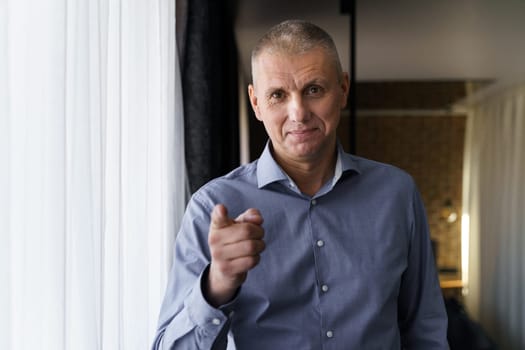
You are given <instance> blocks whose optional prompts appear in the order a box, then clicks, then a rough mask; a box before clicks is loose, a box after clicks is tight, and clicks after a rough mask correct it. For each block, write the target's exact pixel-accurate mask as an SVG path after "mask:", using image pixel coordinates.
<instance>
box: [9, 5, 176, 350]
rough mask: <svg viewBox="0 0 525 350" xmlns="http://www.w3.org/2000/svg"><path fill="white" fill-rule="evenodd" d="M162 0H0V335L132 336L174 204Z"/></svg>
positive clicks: (147, 335)
mask: <svg viewBox="0 0 525 350" xmlns="http://www.w3.org/2000/svg"><path fill="white" fill-rule="evenodd" d="M175 60H176V55H175V8H174V2H173V1H170V0H155V1H141V0H125V1H119V0H111V1H109V0H97V1H80V0H76V1H75V0H68V1H63V0H1V1H0V168H1V171H0V191H1V192H0V235H1V236H0V239H1V240H0V281H1V282H0V308H1V310H2V311H1V312H0V349H53V350H56V349H75V350H77V349H86V350H88V349H89V350H93V349H126V350H127V349H146V348H148V347H149V345H150V343H151V341H152V338H153V334H154V331H155V327H156V322H157V316H158V312H159V307H160V302H161V298H162V295H163V292H164V288H165V283H166V276H167V271H168V268H169V262H170V261H171V259H170V254H171V246H172V241H173V237H174V233H175V227H176V226H177V225H178V223H177V220H179V218H180V215H181V213H182V210H183V206H184V167H183V165H184V156H183V155H184V149H183V142H184V140H183V137H182V136H183V135H182V133H183V128H182V125H181V123H182V114H181V113H182V111H181V103H175V98H180V91H179V90H180V86H178V88H176V86H175V81H176V80H177V79H179V76H178V69H175V68H176V67H177V66H176V61H175Z"/></svg>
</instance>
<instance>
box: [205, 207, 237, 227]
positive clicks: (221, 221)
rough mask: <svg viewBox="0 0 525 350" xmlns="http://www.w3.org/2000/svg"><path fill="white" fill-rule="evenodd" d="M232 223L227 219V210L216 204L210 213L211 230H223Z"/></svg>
mask: <svg viewBox="0 0 525 350" xmlns="http://www.w3.org/2000/svg"><path fill="white" fill-rule="evenodd" d="M231 223H232V220H231V219H230V218H229V217H228V209H226V207H225V206H224V205H222V204H217V205H216V206H215V207H214V208H213V211H212V212H211V224H210V226H211V228H215V229H218V228H223V227H226V226H228V225H230V224H231Z"/></svg>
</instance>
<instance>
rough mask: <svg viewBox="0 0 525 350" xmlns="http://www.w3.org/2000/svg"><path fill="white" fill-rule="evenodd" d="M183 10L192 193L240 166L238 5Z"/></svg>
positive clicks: (204, 3)
mask: <svg viewBox="0 0 525 350" xmlns="http://www.w3.org/2000/svg"><path fill="white" fill-rule="evenodd" d="M184 3H185V6H179V5H178V7H177V9H178V10H180V9H181V7H182V8H183V9H184V10H183V11H186V12H185V13H182V14H179V13H178V14H177V17H178V18H179V16H180V15H181V16H183V18H184V20H183V23H184V25H185V28H183V29H179V28H177V30H178V33H180V31H181V30H184V32H185V34H184V36H185V39H184V41H183V43H184V47H183V48H179V53H181V54H182V55H183V59H182V87H183V99H184V124H185V125H184V129H185V130H184V131H185V134H184V135H185V147H186V167H187V171H188V178H189V185H190V189H191V192H192V193H193V192H195V191H196V190H197V189H198V188H199V187H201V186H202V185H203V184H204V183H206V182H207V181H209V180H211V179H212V178H215V177H217V176H220V175H223V174H225V173H227V172H228V171H230V170H232V169H233V168H235V167H236V166H238V165H239V136H238V135H239V126H238V76H237V74H238V73H237V48H236V45H235V35H234V25H233V23H234V21H233V18H234V11H233V10H234V7H235V6H234V5H233V4H231V3H229V2H228V1H213V0H191V1H184Z"/></svg>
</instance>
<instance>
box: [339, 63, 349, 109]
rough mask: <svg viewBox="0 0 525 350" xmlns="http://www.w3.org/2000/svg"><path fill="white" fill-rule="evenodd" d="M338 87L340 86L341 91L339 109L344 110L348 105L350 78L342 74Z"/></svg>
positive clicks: (346, 74)
mask: <svg viewBox="0 0 525 350" xmlns="http://www.w3.org/2000/svg"><path fill="white" fill-rule="evenodd" d="M340 86H341V90H342V92H343V93H342V95H341V98H342V100H341V109H343V108H345V107H346V104H347V103H348V93H349V91H350V78H349V77H348V73H347V72H343V76H342V78H341V83H340Z"/></svg>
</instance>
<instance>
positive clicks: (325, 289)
mask: <svg viewBox="0 0 525 350" xmlns="http://www.w3.org/2000/svg"><path fill="white" fill-rule="evenodd" d="M321 290H322V291H323V292H325V293H326V292H328V286H327V285H326V284H323V285H322V286H321Z"/></svg>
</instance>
